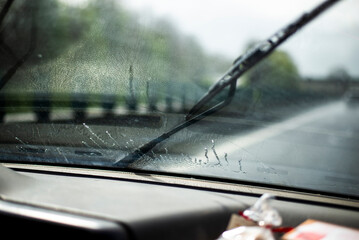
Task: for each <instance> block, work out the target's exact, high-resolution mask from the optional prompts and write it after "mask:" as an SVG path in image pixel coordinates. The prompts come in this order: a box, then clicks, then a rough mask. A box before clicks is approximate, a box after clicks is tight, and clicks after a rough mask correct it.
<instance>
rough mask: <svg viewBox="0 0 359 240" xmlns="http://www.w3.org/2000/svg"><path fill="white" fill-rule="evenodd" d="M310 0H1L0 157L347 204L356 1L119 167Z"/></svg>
mask: <svg viewBox="0 0 359 240" xmlns="http://www.w3.org/2000/svg"><path fill="white" fill-rule="evenodd" d="M319 3H321V1H311V0H306V1H291V2H289V1H284V0H273V1H259V0H258V1H257V0H256V1H253V0H251V1H240V2H239V1H236V0H233V1H232V0H226V1H219V0H210V1H206V2H205V3H204V2H203V1H193V0H191V1H190V0H184V1H157V0H156V1H151V0H122V1H120V0H106V1H95V0H76V1H75V0H71V1H70V0H51V1H50V0H37V1H24V0H0V11H1V12H0V79H1V80H0V131H1V134H0V158H1V159H0V161H2V162H21V163H28V162H32V163H39V164H41V163H51V164H61V165H63V164H76V165H82V166H101V167H116V168H118V169H121V168H124V167H126V168H133V169H141V170H146V171H156V172H165V173H176V174H184V175H189V176H198V177H211V178H216V179H220V180H224V181H227V180H230V181H233V180H235V181H241V182H244V183H248V184H270V185H274V186H279V187H284V188H291V189H302V190H306V191H315V192H318V191H319V192H322V193H328V194H336V195H340V196H345V197H347V196H350V197H359V187H358V186H359V177H358V174H357V173H356V169H357V168H358V165H359V163H358V158H359V150H358V147H357V146H359V137H358V136H359V134H358V133H359V121H358V119H359V68H358V67H357V62H358V61H359V57H358V56H359V54H358V53H359V41H358V40H359V32H358V29H359V28H358V26H359V16H358V15H357V13H356V9H358V7H359V3H358V2H357V1H356V0H347V1H340V2H339V3H338V4H336V5H335V6H334V7H332V8H331V9H329V10H328V11H327V12H325V13H324V14H323V15H321V16H320V17H319V18H317V19H315V20H314V21H313V22H311V23H310V24H309V25H308V26H305V27H304V28H303V29H302V30H300V31H299V32H298V33H296V34H295V35H294V36H293V37H291V38H290V39H289V40H287V41H286V42H284V43H283V44H282V45H281V46H280V47H279V48H278V49H276V50H275V51H274V52H273V53H272V54H271V55H269V56H268V57H267V58H266V59H265V60H264V61H262V62H261V63H259V64H257V65H256V66H255V67H254V68H252V69H251V70H250V71H248V72H247V73H246V74H244V75H243V76H241V77H240V78H239V80H238V81H237V86H236V89H235V95H234V97H233V100H232V102H231V104H230V105H228V106H226V107H225V108H224V109H222V110H221V111H219V112H216V113H215V114H213V115H211V116H208V117H206V118H204V119H202V120H201V121H199V122H197V123H195V124H193V125H191V126H188V127H186V128H184V129H182V130H180V131H179V132H177V133H175V134H173V135H172V136H170V137H168V139H166V140H164V141H163V142H161V143H159V144H158V145H157V146H156V147H154V148H152V149H150V150H149V151H148V153H147V154H146V155H144V156H141V158H140V159H139V160H138V161H136V162H135V163H134V164H131V165H130V166H128V165H123V164H122V163H123V162H121V161H122V160H123V159H124V158H125V157H126V156H130V154H131V153H133V152H134V151H135V150H136V149H138V148H139V147H141V146H142V145H143V144H146V143H147V142H149V141H151V140H153V139H156V138H157V137H159V136H161V135H162V134H163V133H165V132H168V131H170V130H171V129H173V127H175V126H177V125H178V124H180V123H182V122H183V121H184V120H185V116H186V115H187V113H188V111H189V110H190V109H191V108H192V107H193V105H194V104H195V103H196V102H198V100H199V99H201V97H202V96H203V95H204V94H205V93H206V92H207V91H208V89H209V87H210V86H211V85H213V83H215V82H216V81H217V80H218V79H219V78H220V77H221V76H223V74H224V73H225V72H226V71H227V70H228V69H229V68H230V67H231V65H232V63H233V61H234V60H235V59H236V58H237V57H238V56H240V55H241V54H242V53H244V52H246V51H247V50H248V49H250V48H251V47H252V46H255V45H256V44H257V43H258V42H260V41H262V40H265V39H267V38H268V37H269V36H271V35H272V34H273V33H275V32H276V31H277V30H279V29H281V28H282V27H284V26H286V24H288V23H289V22H291V21H292V20H294V19H296V18H297V17H299V16H300V15H301V14H302V13H304V12H306V11H308V10H310V9H312V8H313V7H315V6H316V5H318V4H319ZM227 93H228V89H227V90H224V91H223V92H220V93H219V94H218V95H217V96H216V97H215V98H214V99H213V100H212V101H211V102H208V103H207V104H208V105H209V106H212V105H214V104H215V103H218V102H220V101H222V100H223V99H225V96H226V95H227Z"/></svg>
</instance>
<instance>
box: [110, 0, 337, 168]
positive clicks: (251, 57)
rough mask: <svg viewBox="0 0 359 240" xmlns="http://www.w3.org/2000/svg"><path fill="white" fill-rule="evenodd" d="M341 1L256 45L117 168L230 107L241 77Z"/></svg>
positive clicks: (314, 11)
mask: <svg viewBox="0 0 359 240" xmlns="http://www.w3.org/2000/svg"><path fill="white" fill-rule="evenodd" d="M339 1H341V0H326V1H324V2H322V3H321V4H320V5H318V6H317V7H315V8H314V9H312V10H311V11H310V12H307V13H305V14H303V15H302V16H301V17H300V18H298V19H297V20H295V21H294V22H292V23H290V24H289V25H287V26H286V27H285V28H283V29H281V30H279V31H277V32H276V33H275V34H274V35H272V36H271V37H269V38H268V39H267V40H265V41H263V42H261V43H259V44H257V45H256V46H255V47H253V48H251V49H250V50H249V51H247V52H246V53H245V54H243V55H241V56H240V57H238V58H237V59H236V60H235V61H234V63H233V65H232V67H231V68H230V69H229V70H228V71H227V72H226V73H225V74H224V75H223V77H221V78H220V79H219V80H218V81H217V82H216V83H215V84H214V85H212V87H211V88H210V89H209V90H208V92H207V93H206V94H205V95H204V96H203V97H202V98H201V99H200V100H199V101H198V102H197V103H196V104H195V105H194V106H193V107H192V109H191V110H190V111H189V112H188V114H187V115H186V120H185V121H184V122H183V123H181V124H179V125H178V126H176V127H174V128H173V129H171V130H170V131H168V132H165V133H163V134H162V135H161V136H159V137H157V138H155V139H153V140H152V141H150V142H148V143H146V144H144V145H142V146H141V147H140V148H138V149H137V150H135V151H134V152H132V153H130V154H129V155H127V156H126V157H124V158H122V159H120V160H118V161H116V162H115V163H114V166H121V167H128V166H129V165H131V164H133V163H134V162H136V161H137V160H139V159H140V158H141V157H142V156H143V155H145V154H147V153H148V152H149V151H150V150H151V149H153V148H154V147H155V146H156V145H157V144H159V143H161V142H162V141H164V140H166V139H167V138H169V137H170V136H172V135H173V134H175V133H177V132H178V131H180V130H182V129H184V128H186V127H188V126H190V125H192V124H194V123H196V122H198V121H200V120H202V119H203V118H205V117H207V116H209V115H211V114H213V113H215V112H217V111H219V110H220V109H222V108H223V107H225V106H227V105H228V104H229V103H230V102H231V100H232V99H233V96H234V94H235V90H236V85H237V79H238V78H239V77H240V76H242V75H243V74H244V73H245V72H246V71H248V70H249V69H250V68H251V67H253V66H254V65H255V64H257V63H258V62H260V61H261V60H262V59H263V58H265V57H266V56H268V55H269V54H270V53H271V52H273V51H274V49H276V48H277V47H278V46H279V45H280V44H281V43H283V42H284V41H285V40H286V39H288V38H289V37H290V36H292V35H293V34H294V33H295V32H297V31H298V30H299V29H300V28H302V27H303V26H304V25H306V24H307V23H309V22H310V21H312V20H313V19H314V18H315V17H317V16H318V15H320V14H321V13H322V12H324V11H325V10H327V9H328V8H329V7H331V6H332V5H334V4H335V3H337V2H339ZM227 86H230V90H229V93H228V95H227V98H226V99H225V100H224V101H223V102H221V103H219V104H217V105H215V106H213V107H210V108H207V109H205V105H206V104H207V103H208V102H209V101H211V100H212V99H213V98H214V97H215V96H217V95H218V94H219V93H220V92H222V91H223V89H224V88H226V87H227Z"/></svg>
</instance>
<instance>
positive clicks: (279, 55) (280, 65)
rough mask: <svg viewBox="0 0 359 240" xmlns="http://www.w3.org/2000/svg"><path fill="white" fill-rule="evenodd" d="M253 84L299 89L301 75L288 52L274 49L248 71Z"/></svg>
mask: <svg viewBox="0 0 359 240" xmlns="http://www.w3.org/2000/svg"><path fill="white" fill-rule="evenodd" d="M247 77H248V81H249V83H250V84H252V85H256V86H259V87H260V86H262V87H273V88H281V89H292V90H293V89H297V88H298V81H299V80H300V76H299V73H298V70H297V67H296V66H295V64H294V62H293V60H292V59H291V57H290V56H289V54H288V53H286V52H284V51H280V50H276V51H274V52H273V53H272V54H271V55H270V56H269V57H268V58H267V59H265V60H263V61H262V62H261V63H259V64H258V65H256V66H255V67H254V68H253V69H251V70H250V72H249V73H248V76H247Z"/></svg>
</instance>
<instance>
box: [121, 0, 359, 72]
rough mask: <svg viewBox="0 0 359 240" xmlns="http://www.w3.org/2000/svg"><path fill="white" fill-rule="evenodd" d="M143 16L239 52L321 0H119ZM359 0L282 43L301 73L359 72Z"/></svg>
mask: <svg viewBox="0 0 359 240" xmlns="http://www.w3.org/2000/svg"><path fill="white" fill-rule="evenodd" d="M121 2H122V3H125V6H126V7H127V8H129V9H132V10H134V11H137V12H139V13H141V14H140V16H141V19H140V21H142V22H144V23H146V22H150V21H152V20H151V19H158V18H165V19H168V20H170V21H171V22H172V23H173V24H174V25H176V27H177V29H179V30H180V31H181V32H184V33H185V34H187V35H192V36H194V37H195V38H196V39H197V40H198V42H199V43H200V44H201V45H202V46H203V48H204V49H205V50H207V51H209V52H211V53H220V54H223V55H225V56H227V57H229V58H231V59H232V58H235V57H236V56H238V55H239V54H241V53H242V52H243V49H244V46H245V45H246V44H247V43H248V42H249V41H250V40H255V39H256V40H263V39H266V38H267V37H269V36H270V35H272V34H273V33H274V32H275V31H277V30H278V29H279V28H281V27H283V26H284V25H285V24H287V23H288V22H289V21H290V20H293V19H296V18H297V17H298V16H299V15H301V13H303V12H304V11H305V10H308V9H311V7H314V6H315V5H316V4H318V3H320V2H321V1H318V0H290V1H289V0H269V1H265V0H180V1H174V0H121ZM358 12H359V0H342V2H340V3H339V4H337V5H335V6H334V7H333V8H332V9H330V10H329V11H327V12H326V13H325V14H324V15H322V16H320V17H319V18H318V19H317V20H316V21H314V22H312V23H311V24H310V25H308V26H307V27H305V28H304V29H302V30H301V31H300V32H299V33H298V34H296V35H295V36H293V38H291V39H289V41H287V42H286V43H285V44H283V46H282V47H281V48H282V49H285V50H287V51H289V52H290V54H291V56H292V58H293V59H294V61H295V63H296V64H297V65H298V68H299V71H300V73H301V74H303V75H306V76H323V75H324V76H325V75H327V74H328V72H329V71H330V69H332V68H335V67H344V68H346V70H348V72H349V73H350V74H352V75H356V76H359V67H358V63H359V14H358Z"/></svg>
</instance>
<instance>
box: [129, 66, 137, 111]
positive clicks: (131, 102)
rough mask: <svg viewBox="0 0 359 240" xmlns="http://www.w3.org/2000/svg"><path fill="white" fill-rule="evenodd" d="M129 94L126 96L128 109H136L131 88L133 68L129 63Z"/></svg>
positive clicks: (133, 92)
mask: <svg viewBox="0 0 359 240" xmlns="http://www.w3.org/2000/svg"><path fill="white" fill-rule="evenodd" d="M129 73H130V76H129V79H128V81H129V95H128V96H127V107H128V109H129V110H136V109H137V100H136V95H135V90H134V88H133V68H132V65H130V69H129Z"/></svg>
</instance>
